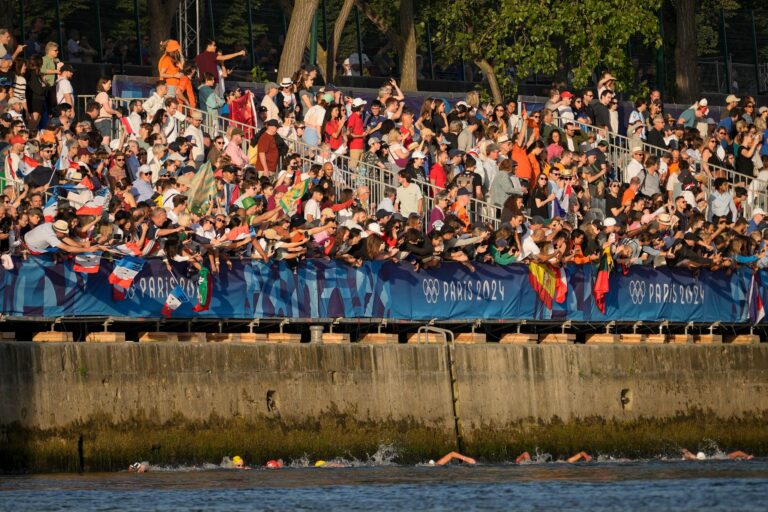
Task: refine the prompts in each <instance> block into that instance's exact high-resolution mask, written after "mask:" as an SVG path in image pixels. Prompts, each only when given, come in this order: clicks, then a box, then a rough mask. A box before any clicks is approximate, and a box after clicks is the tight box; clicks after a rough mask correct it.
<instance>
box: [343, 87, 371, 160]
mask: <svg viewBox="0 0 768 512" xmlns="http://www.w3.org/2000/svg"><path fill="white" fill-rule="evenodd" d="M366 103H367V102H366V101H365V100H364V99H361V98H355V99H354V100H353V101H352V114H350V116H349V119H348V120H347V140H348V141H349V167H350V168H351V169H357V164H358V163H359V162H360V157H361V156H362V155H363V151H365V135H366V133H365V125H364V124H363V116H362V115H361V114H360V111H361V110H362V109H363V105H365V104H366Z"/></svg>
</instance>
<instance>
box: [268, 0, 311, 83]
mask: <svg viewBox="0 0 768 512" xmlns="http://www.w3.org/2000/svg"><path fill="white" fill-rule="evenodd" d="M318 3H320V0H296V3H295V4H294V5H293V12H292V13H291V22H290V24H289V25H288V33H287V34H286V35H285V44H284V45H283V53H282V54H281V55H280V66H279V69H278V72H277V76H278V77H283V76H292V75H293V74H294V73H295V72H296V70H298V69H299V68H300V67H301V61H302V58H303V57H304V48H306V47H307V34H308V33H310V31H311V30H312V18H313V17H314V16H315V11H317V5H318Z"/></svg>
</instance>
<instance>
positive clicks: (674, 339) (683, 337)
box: [669, 334, 693, 345]
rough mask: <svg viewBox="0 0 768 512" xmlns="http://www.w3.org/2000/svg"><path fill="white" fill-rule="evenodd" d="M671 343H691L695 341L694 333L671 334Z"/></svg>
mask: <svg viewBox="0 0 768 512" xmlns="http://www.w3.org/2000/svg"><path fill="white" fill-rule="evenodd" d="M669 343H670V344H672V345H690V344H691V343H693V335H692V334H670V335H669Z"/></svg>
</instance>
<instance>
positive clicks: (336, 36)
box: [323, 0, 355, 82]
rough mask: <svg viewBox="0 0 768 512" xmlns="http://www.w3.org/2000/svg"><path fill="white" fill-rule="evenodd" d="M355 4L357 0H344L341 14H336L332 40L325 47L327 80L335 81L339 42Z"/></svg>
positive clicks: (331, 35) (340, 10)
mask: <svg viewBox="0 0 768 512" xmlns="http://www.w3.org/2000/svg"><path fill="white" fill-rule="evenodd" d="M354 5H355V0H344V3H342V4H341V9H339V14H338V15H337V16H336V21H335V22H334V24H333V27H332V28H331V34H330V41H329V43H330V44H329V45H328V48H326V49H325V51H326V54H325V59H323V60H324V62H325V66H326V67H325V80H326V81H327V82H333V81H334V80H335V79H336V78H335V75H336V55H337V54H338V51H339V42H340V41H341V34H342V32H344V26H345V25H346V24H347V19H348V18H349V13H350V12H352V7H353V6H354Z"/></svg>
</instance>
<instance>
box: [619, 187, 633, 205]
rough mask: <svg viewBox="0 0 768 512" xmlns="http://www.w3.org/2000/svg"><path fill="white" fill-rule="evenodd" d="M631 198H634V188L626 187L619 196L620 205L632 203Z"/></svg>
mask: <svg viewBox="0 0 768 512" xmlns="http://www.w3.org/2000/svg"><path fill="white" fill-rule="evenodd" d="M633 199H635V190H634V189H633V188H632V187H627V190H625V191H624V194H623V195H622V196H621V206H627V205H628V204H632V200H633Z"/></svg>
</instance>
